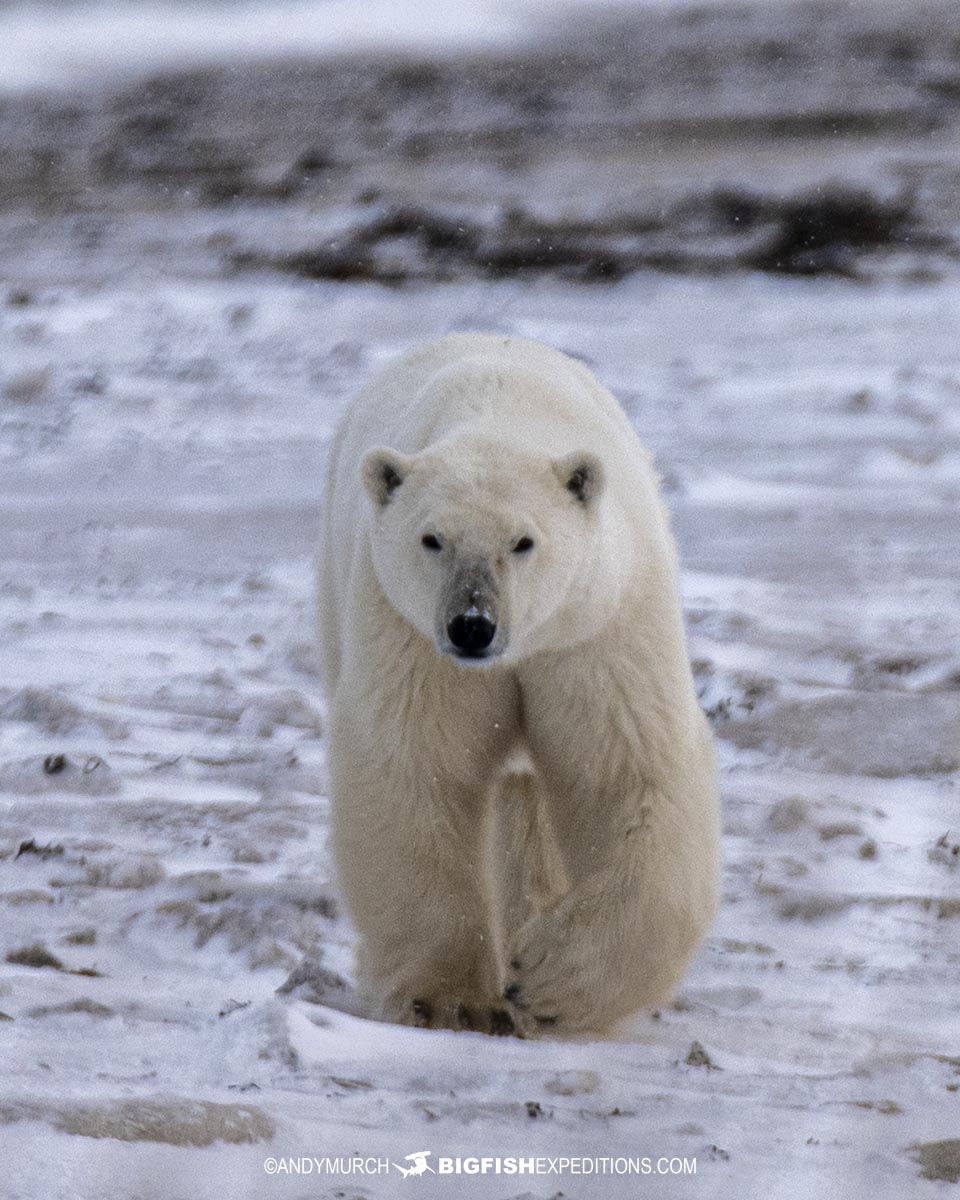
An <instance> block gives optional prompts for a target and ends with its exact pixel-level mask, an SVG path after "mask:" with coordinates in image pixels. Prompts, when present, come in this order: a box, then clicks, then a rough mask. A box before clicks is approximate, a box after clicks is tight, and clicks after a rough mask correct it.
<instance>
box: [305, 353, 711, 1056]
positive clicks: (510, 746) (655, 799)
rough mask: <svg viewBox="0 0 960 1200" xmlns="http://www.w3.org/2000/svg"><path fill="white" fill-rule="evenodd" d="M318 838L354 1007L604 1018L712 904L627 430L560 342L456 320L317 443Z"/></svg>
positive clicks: (653, 514)
mask: <svg viewBox="0 0 960 1200" xmlns="http://www.w3.org/2000/svg"><path fill="white" fill-rule="evenodd" d="M320 565H321V577H320V595H319V618H320V635H321V656H322V664H323V676H324V684H325V687H326V690H327V693H328V696H329V699H330V714H331V716H330V728H329V764H330V777H331V789H332V845H333V853H334V859H335V864H336V868H337V872H338V875H339V880H340V885H341V890H342V892H343V895H344V899H345V901H346V904H347V907H348V909H349V912H350V914H351V916H352V919H353V922H354V924H355V927H356V930H357V933H358V936H359V945H358V951H357V962H358V979H359V984H360V988H361V993H362V995H363V996H364V997H365V999H366V1003H367V1006H368V1011H369V1012H370V1013H371V1015H374V1016H376V1017H379V1018H381V1019H385V1020H393V1021H402V1022H406V1023H410V1024H418V1025H431V1026H442V1027H452V1028H475V1029H483V1030H486V1031H488V1032H493V1033H503V1032H513V1031H514V1030H516V1031H517V1032H534V1033H535V1032H537V1031H538V1030H540V1029H541V1028H543V1027H548V1028H550V1029H551V1031H555V1032H568V1033H569V1032H577V1031H584V1030H603V1029H605V1028H607V1027H609V1026H610V1025H611V1024H612V1023H613V1022H615V1021H616V1020H618V1019H619V1018H621V1017H624V1016H626V1015H627V1014H629V1013H632V1012H634V1011H636V1010H637V1009H639V1008H641V1007H643V1006H645V1005H651V1004H659V1003H662V1002H664V1001H665V1000H666V999H667V998H669V996H670V994H671V992H672V991H673V989H674V988H675V986H676V985H677V983H678V981H679V979H680V977H681V975H682V973H683V971H684V969H685V967H686V965H687V962H688V961H689V959H690V956H691V954H692V953H693V951H694V949H695V948H696V946H697V944H698V942H699V941H700V939H701V937H702V936H703V933H704V931H705V929H706V927H707V925H708V924H709V922H710V920H711V918H712V915H713V912H714V909H715V904H716V893H717V847H718V806H717V794H716V780H715V768H714V762H713V748H712V742H711V738H710V734H709V730H708V726H707V723H706V721H705V719H704V717H703V715H702V713H701V712H700V709H699V707H698V705H697V700H696V696H695V693H694V688H693V682H692V679H691V674H690V669H689V665H688V661H687V655H686V648H685V643H684V633H683V625H682V619H681V612H680V606H679V602H678V591H677V569H676V561H675V551H674V546H673V541H672V538H671V535H670V532H669V528H668V522H667V516H666V512H665V510H664V507H663V504H662V502H661V500H660V497H659V493H658V487H657V479H656V476H655V474H654V471H653V468H652V466H651V462H650V458H649V455H648V454H647V452H646V451H645V450H644V449H643V447H642V446H641V445H640V443H639V441H638V440H637V437H636V435H635V433H634V431H633V429H632V428H631V426H630V424H629V422H628V421H627V418H626V416H625V415H624V413H623V412H622V410H621V409H620V407H619V406H618V404H617V402H616V401H615V400H614V398H613V397H612V396H611V395H610V394H609V392H607V391H606V390H605V389H604V388H602V387H601V386H600V385H599V384H598V383H597V381H596V380H595V379H594V378H593V376H592V375H591V374H590V373H589V371H587V370H586V369H585V368H584V367H583V366H581V365H580V364H579V363H577V362H575V361H573V360H572V359H570V358H567V357H566V356H565V355H563V354H560V353H558V352H557V351H555V350H551V349H548V348H547V347H545V346H542V345H539V344H537V343H535V342H529V341H524V340H522V339H518V338H506V337H499V336H488V335H481V334H457V335H453V336H450V337H445V338H443V339H442V340H440V341H438V342H435V343H433V344H431V345H428V346H426V347H424V348H422V349H420V350H417V351H415V352H413V353H411V354H408V355H406V356H405V357H403V358H401V359H400V360H399V361H398V362H395V363H394V364H392V365H391V366H389V367H388V368H387V369H386V370H385V371H384V372H383V373H382V374H381V375H380V376H379V377H377V378H376V379H374V381H373V382H372V383H371V384H370V385H369V386H368V387H367V388H366V389H365V390H364V391H363V392H362V393H361V395H360V396H359V397H358V398H357V400H356V401H355V402H354V404H353V405H352V407H351V408H350V409H349V411H348V413H347V415H346V417H345V419H344V420H343V422H342V424H341V426H340V428H339V430H338V432H337V435H336V438H335V440H334V444H333V447H332V451H331V460H330V464H329V474H328V486H327V492H326V507H325V519H324V531H323V544H322V551H321V564H320Z"/></svg>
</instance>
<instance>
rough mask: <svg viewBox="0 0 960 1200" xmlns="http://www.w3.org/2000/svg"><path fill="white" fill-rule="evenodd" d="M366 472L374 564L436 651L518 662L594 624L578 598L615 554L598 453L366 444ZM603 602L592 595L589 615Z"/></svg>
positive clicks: (464, 443)
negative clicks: (407, 450)
mask: <svg viewBox="0 0 960 1200" xmlns="http://www.w3.org/2000/svg"><path fill="white" fill-rule="evenodd" d="M362 471H363V482H364V486H365V488H366V491H367V493H368V495H369V497H370V502H371V511H372V520H371V549H372V557H373V565H374V571H375V572H376V575H377V578H378V579H379V582H380V585H381V587H382V589H383V592H384V594H385V595H386V597H387V599H388V600H389V602H390V603H391V604H392V606H393V607H394V608H395V609H396V610H397V612H399V613H400V615H401V616H402V617H404V618H405V619H406V620H407V621H408V622H409V623H410V624H411V625H412V626H413V627H414V628H415V629H417V630H419V632H420V633H422V634H423V635H424V637H426V638H429V639H430V641H431V642H433V644H434V645H435V646H436V648H437V651H438V652H439V653H440V654H444V655H449V656H451V657H453V658H455V659H457V660H458V661H460V662H463V663H465V664H471V665H483V664H485V665H493V664H495V663H498V662H505V663H509V662H517V661H519V660H521V659H523V658H525V657H527V656H529V655H530V654H532V653H535V652H537V651H539V650H542V649H547V648H550V646H551V645H555V644H556V641H557V638H558V635H559V636H560V637H562V638H563V639H564V640H565V641H566V642H567V643H569V641H571V640H578V639H579V638H580V637H583V636H589V634H590V633H591V632H592V629H589V628H585V622H584V616H583V614H584V611H585V609H584V605H583V604H582V603H581V600H582V598H583V597H584V596H585V594H586V593H587V592H591V591H593V590H594V588H595V587H598V586H599V587H600V588H601V591H602V589H603V582H604V580H603V576H604V575H605V574H609V569H610V567H611V565H612V564H611V562H610V555H609V553H608V551H609V539H608V538H605V537H604V536H603V533H602V528H603V525H604V521H603V519H602V510H603V497H604V491H605V480H604V469H603V465H602V463H601V461H600V459H599V457H598V455H596V454H594V453H591V452H590V451H586V450H584V451H575V452H573V453H569V454H565V455H563V456H561V457H559V458H550V457H548V456H546V455H540V454H536V453H532V452H529V451H524V450H518V449H516V448H515V447H513V446H511V445H510V444H509V443H508V442H507V441H506V440H505V441H503V442H496V441H492V440H490V439H481V438H477V437H473V438H464V437H461V438H459V439H452V440H448V441H446V442H442V441H441V442H438V443H435V444H434V445H433V446H431V447H428V448H427V449H426V450H424V451H422V452H421V453H419V454H414V455H407V454H400V453H398V452H397V451H395V450H389V449H380V448H378V449H374V450H370V451H369V452H368V453H367V454H366V456H365V457H364V460H363V467H362ZM607 582H608V583H609V584H610V585H611V586H610V589H609V590H612V591H613V592H617V591H618V590H619V589H618V587H617V586H616V584H615V581H613V580H609V579H608V580H607ZM604 607H605V605H604V604H603V603H600V604H599V605H598V604H596V603H594V604H592V606H590V610H589V619H588V620H587V622H586V624H588V625H592V624H593V623H594V620H595V619H597V618H599V617H600V616H601V613H600V610H601V609H603V608H604ZM558 621H560V622H562V623H563V624H564V626H565V627H564V629H563V630H562V631H561V630H558V629H557V623H558Z"/></svg>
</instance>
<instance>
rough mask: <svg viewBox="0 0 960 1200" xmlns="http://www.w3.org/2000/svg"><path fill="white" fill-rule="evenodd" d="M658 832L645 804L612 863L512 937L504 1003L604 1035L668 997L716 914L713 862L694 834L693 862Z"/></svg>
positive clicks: (538, 1018) (552, 1024) (527, 1015)
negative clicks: (619, 1023)
mask: <svg viewBox="0 0 960 1200" xmlns="http://www.w3.org/2000/svg"><path fill="white" fill-rule="evenodd" d="M649 799H650V807H652V808H655V807H656V806H657V803H658V798H656V797H651V798H649ZM659 803H660V804H661V805H664V806H667V805H668V803H669V802H668V801H666V800H664V799H663V798H659ZM667 824H669V818H668V820H667ZM656 826H657V821H656V819H655V818H654V817H653V816H652V815H651V814H650V809H649V808H647V807H646V806H644V808H643V815H642V816H641V818H640V819H639V820H638V821H637V822H635V823H633V822H631V823H624V825H623V828H622V829H621V830H620V831H619V835H618V836H617V837H616V838H615V839H612V840H611V841H610V842H609V843H608V844H607V846H606V853H605V855H604V857H606V859H607V862H606V865H604V866H599V867H595V868H594V869H593V870H591V871H590V872H589V873H587V874H585V875H584V876H582V877H581V878H580V879H579V880H578V881H577V882H576V883H575V885H574V886H573V888H572V889H571V890H570V892H568V894H567V895H566V896H564V897H563V898H562V899H560V900H558V901H556V902H555V903H554V904H552V905H551V906H549V907H548V908H546V909H545V910H544V911H542V912H540V913H537V914H535V915H534V916H532V917H531V918H530V919H529V920H528V921H527V922H526V923H525V924H524V925H523V926H522V927H521V928H520V929H519V930H518V931H516V933H515V934H514V937H513V939H512V942H511V943H509V949H508V955H509V960H508V967H507V985H506V988H505V991H504V999H505V1000H506V1001H507V1002H508V1003H510V1004H511V1005H513V1006H515V1007H516V1008H517V1009H518V1010H519V1012H520V1014H521V1017H522V1019H524V1020H525V1021H526V1022H528V1023H530V1024H531V1025H532V1027H533V1028H539V1029H540V1030H543V1031H547V1032H550V1031H556V1032H562V1033H578V1032H584V1031H588V1030H590V1031H603V1030H605V1029H607V1028H609V1027H610V1026H611V1025H613V1024H614V1023H615V1022H616V1021H618V1020H620V1019H621V1018H623V1017H626V1016H628V1015H630V1014H631V1013H633V1012H636V1011H637V1010H638V1009H640V1008H643V1007H646V1006H649V1005H655V1004H661V1003H664V1002H666V1001H667V1000H669V999H670V996H671V994H672V992H673V990H674V988H675V987H676V985H677V983H678V982H679V979H680V977H681V975H682V973H683V971H684V969H685V967H686V965H687V963H688V961H689V959H690V956H691V955H692V953H693V951H694V949H695V948H696V946H697V944H698V942H699V940H700V938H701V937H702V935H703V932H704V929H705V927H706V925H707V923H708V922H709V920H710V918H711V916H712V914H713V891H714V884H713V878H714V875H715V862H714V860H713V856H712V853H711V846H710V842H709V839H708V838H704V839H703V840H702V841H701V842H700V845H699V847H697V846H696V845H695V843H696V841H697V836H696V830H689V831H688V832H687V837H688V838H690V839H691V840H692V842H693V843H694V845H692V846H690V849H691V850H693V853H692V854H690V855H687V854H685V853H682V852H681V853H680V854H678V853H677V846H676V842H675V840H674V839H671V838H664V837H663V836H662V834H663V830H658V829H657V827H656ZM584 836H585V837H590V836H591V835H590V834H589V833H587V832H586V831H585V833H584ZM591 849H592V850H593V851H596V850H597V849H598V840H597V839H596V835H595V834H594V835H593V846H592V847H591ZM698 851H699V853H698Z"/></svg>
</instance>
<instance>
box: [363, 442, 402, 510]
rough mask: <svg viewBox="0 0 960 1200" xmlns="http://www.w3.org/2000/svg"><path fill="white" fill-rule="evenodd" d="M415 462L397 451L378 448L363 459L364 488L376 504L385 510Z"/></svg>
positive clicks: (370, 451)
mask: <svg viewBox="0 0 960 1200" xmlns="http://www.w3.org/2000/svg"><path fill="white" fill-rule="evenodd" d="M412 465H413V461H412V460H411V459H409V458H406V457H405V456H404V455H402V454H398V453H397V452H396V450H384V449H381V448H379V447H378V448H377V449H375V450H369V451H368V452H367V453H366V454H365V455H364V458H363V467H362V471H363V486H364V487H365V488H366V489H367V492H368V494H369V496H370V498H371V500H373V502H374V504H376V505H377V506H378V507H380V508H383V506H384V505H385V504H389V503H390V497H391V496H392V495H393V493H394V492H395V491H396V490H397V488H398V487H399V486H400V484H401V483H403V481H404V479H405V478H406V476H407V473H408V471H409V470H410V468H411V466H412Z"/></svg>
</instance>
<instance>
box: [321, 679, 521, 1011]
mask: <svg viewBox="0 0 960 1200" xmlns="http://www.w3.org/2000/svg"><path fill="white" fill-rule="evenodd" d="M364 728H368V726H367V724H366V721H365V714H363V713H361V712H359V711H358V710H356V709H353V708H352V706H349V707H348V706H346V705H343V704H341V703H340V702H339V698H338V703H337V705H335V708H334V713H333V723H332V728H331V731H330V733H331V736H330V742H331V754H330V767H331V783H332V793H333V807H332V821H331V824H332V834H333V851H334V858H335V862H336V867H337V872H338V876H339V883H340V888H341V891H342V893H343V896H344V899H345V901H346V904H347V907H348V909H349V911H350V915H351V917H352V919H353V923H354V926H355V928H356V931H357V934H358V935H359V944H358V948H357V969H358V984H359V988H360V992H361V997H362V999H363V1000H364V1002H365V1005H366V1008H367V1010H368V1011H369V1013H370V1015H371V1016H373V1017H375V1018H377V1019H380V1020H386V1021H395V1022H398V1023H401V1024H407V1025H418V1026H424V1027H430V1028H450V1029H474V1030H480V1031H483V1032H486V1033H493V1034H506V1033H514V1032H517V1030H516V1028H515V1024H514V1020H513V1018H512V1017H511V1015H510V1013H509V1011H508V1007H507V1006H506V1005H505V1004H504V1003H503V1001H502V999H501V997H500V991H501V987H502V984H501V983H500V980H499V977H498V970H497V963H496V957H495V947H494V944H493V937H492V934H491V921H490V914H489V905H488V898H487V888H486V876H487V864H486V860H485V843H484V832H485V820H486V813H485V804H486V797H485V792H484V790H483V789H478V788H476V787H471V786H469V783H468V782H466V781H464V780H463V779H459V780H458V779H456V778H452V777H451V776H450V774H449V773H448V772H447V771H445V765H444V764H442V763H438V762H437V761H433V762H428V761H426V757H425V755H424V754H423V753H421V752H420V749H419V746H418V745H417V740H419V742H421V743H422V742H423V740H424V738H423V736H422V734H420V735H419V737H418V735H417V734H415V733H414V732H413V731H412V730H410V729H407V730H402V731H401V730H392V731H391V729H390V727H389V723H388V725H387V727H386V728H384V726H383V725H381V728H380V730H379V731H378V741H379V743H380V744H381V745H382V744H383V741H384V739H386V740H387V741H389V740H390V738H391V732H393V733H394V734H396V737H397V741H396V743H395V744H396V752H395V753H391V754H389V755H376V756H374V755H372V754H371V753H370V752H369V749H367V748H365V747H364V745H363V740H362V737H358V731H362V730H363V729H364Z"/></svg>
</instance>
